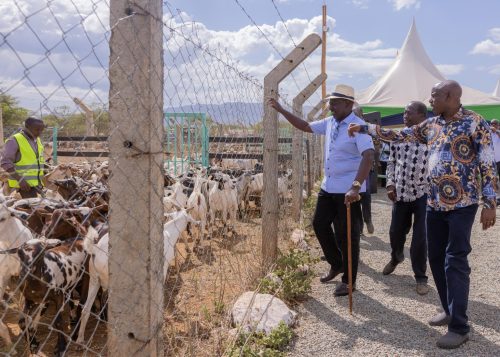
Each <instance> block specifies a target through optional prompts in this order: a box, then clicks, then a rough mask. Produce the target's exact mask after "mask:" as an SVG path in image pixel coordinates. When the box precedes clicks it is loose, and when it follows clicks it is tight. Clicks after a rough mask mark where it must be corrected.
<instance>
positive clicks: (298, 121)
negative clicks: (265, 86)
mask: <svg viewBox="0 0 500 357" xmlns="http://www.w3.org/2000/svg"><path fill="white" fill-rule="evenodd" d="M267 104H268V105H270V106H271V107H273V108H274V109H276V111H277V112H278V113H280V114H281V115H283V116H284V117H285V119H286V120H288V122H289V123H290V124H292V125H293V126H294V127H296V128H297V129H299V130H302V131H305V132H306V133H312V132H313V131H312V129H311V127H310V126H309V123H308V122H306V121H305V120H304V119H302V118H299V117H298V116H296V115H295V114H293V113H290V112H289V111H288V110H285V109H284V108H283V107H282V106H281V104H280V103H279V102H278V101H276V99H274V98H270V99H268V101H267Z"/></svg>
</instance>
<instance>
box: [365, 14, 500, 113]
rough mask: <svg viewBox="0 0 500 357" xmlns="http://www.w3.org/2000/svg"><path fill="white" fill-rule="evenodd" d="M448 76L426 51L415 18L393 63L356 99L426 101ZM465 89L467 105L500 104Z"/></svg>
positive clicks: (395, 103) (377, 103)
mask: <svg viewBox="0 0 500 357" xmlns="http://www.w3.org/2000/svg"><path fill="white" fill-rule="evenodd" d="M445 79H446V78H445V77H444V76H443V75H442V74H441V72H440V71H439V69H438V68H437V67H436V66H435V65H434V63H432V61H431V59H430V58H429V56H428V55H427V53H426V52H425V49H424V46H423V45H422V42H421V41H420V37H419V35H418V33H417V27H416V25H415V20H413V23H412V25H411V28H410V31H409V32H408V35H407V36H406V40H405V42H404V43H403V46H402V47H401V50H400V51H399V54H398V56H397V57H396V60H395V61H394V63H393V64H392V66H391V67H390V68H389V70H388V71H387V72H386V73H385V74H384V75H383V76H382V77H381V78H380V79H379V80H378V81H376V82H375V83H374V84H372V85H371V86H370V87H368V88H367V89H365V90H364V91H361V92H360V94H359V95H358V96H357V101H358V102H359V103H360V104H361V105H364V106H370V107H404V106H405V105H406V104H408V102H410V101H412V100H419V101H421V102H424V103H426V104H427V103H429V98H430V93H431V88H432V86H433V85H435V84H436V83H438V82H441V81H443V80H445ZM462 89H463V94H462V104H464V105H484V104H500V98H497V97H493V96H490V95H489V94H487V93H483V92H481V91H478V90H475V89H472V88H469V87H465V86H462ZM497 90H499V88H498V86H497Z"/></svg>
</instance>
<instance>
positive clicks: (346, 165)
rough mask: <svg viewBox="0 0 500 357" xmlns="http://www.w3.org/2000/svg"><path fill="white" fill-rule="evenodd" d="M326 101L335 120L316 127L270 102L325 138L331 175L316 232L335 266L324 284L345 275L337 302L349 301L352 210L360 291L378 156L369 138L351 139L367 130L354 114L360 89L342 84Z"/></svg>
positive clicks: (323, 186)
mask: <svg viewBox="0 0 500 357" xmlns="http://www.w3.org/2000/svg"><path fill="white" fill-rule="evenodd" d="M325 100H329V104H330V111H331V112H332V114H333V116H331V117H328V118H326V119H323V120H318V121H315V122H312V123H308V122H306V121H305V120H303V119H301V118H299V117H297V116H296V115H294V114H292V113H290V112H289V111H287V110H285V109H283V107H282V106H281V105H280V104H279V103H278V102H277V101H276V100H274V99H269V101H268V103H269V105H271V106H272V107H273V108H274V109H276V111H278V112H279V113H281V114H282V115H283V116H284V117H285V119H286V120H288V121H289V122H290V124H292V125H293V126H294V127H296V128H297V129H299V130H302V131H305V132H307V133H314V134H319V135H325V160H324V165H325V167H324V170H325V175H324V179H323V183H322V184H321V190H320V192H319V194H318V202H317V205H316V211H315V213H314V218H313V228H314V232H315V233H316V237H317V238H318V241H319V243H320V245H321V249H322V250H323V253H324V255H325V258H326V261H327V262H328V263H329V264H330V270H329V272H328V273H326V274H325V275H323V276H322V277H321V279H320V281H321V282H322V283H326V282H328V281H330V280H332V279H333V278H335V277H336V276H337V275H339V274H340V273H343V275H342V282H341V283H340V284H339V285H338V286H337V287H336V289H335V296H345V295H348V293H349V290H348V285H347V284H348V269H347V267H348V265H347V264H348V260H347V209H346V205H350V207H351V228H352V231H351V232H352V234H351V248H352V282H353V290H354V289H355V283H356V275H357V271H358V262H359V241H360V230H359V228H360V227H359V224H358V223H359V220H360V219H361V206H360V202H359V200H360V198H361V197H360V193H361V192H365V191H366V186H365V180H366V178H367V177H368V174H369V172H370V168H371V165H372V162H373V157H374V152H375V150H374V148H373V141H372V139H371V137H370V136H369V135H365V134H363V135H357V136H356V137H349V135H348V133H347V128H348V126H349V124H360V125H363V124H366V123H365V122H364V121H363V120H362V119H360V118H358V117H357V116H356V115H355V114H354V113H353V111H352V107H353V104H354V89H353V88H352V87H350V86H346V85H343V84H339V85H337V86H336V87H335V90H334V92H333V93H332V94H331V95H330V96H329V97H328V98H325ZM332 223H333V227H334V229H333V230H332Z"/></svg>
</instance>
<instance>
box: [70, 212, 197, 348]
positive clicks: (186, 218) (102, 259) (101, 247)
mask: <svg viewBox="0 0 500 357" xmlns="http://www.w3.org/2000/svg"><path fill="white" fill-rule="evenodd" d="M166 216H167V217H169V218H171V221H169V222H167V223H165V224H164V225H163V256H164V258H165V262H164V265H163V281H165V279H166V278H167V273H168V266H169V265H170V263H171V262H172V261H173V259H174V257H175V243H177V240H178V239H179V237H180V235H181V233H182V232H183V231H184V230H186V227H187V225H188V223H193V224H200V222H199V221H195V220H194V219H193V218H192V217H191V215H190V214H189V213H188V212H187V210H185V209H183V210H180V211H178V212H173V213H169V214H167V215H166ZM98 237H99V235H98V233H97V231H96V230H95V229H94V228H93V227H92V226H91V227H89V229H88V232H87V235H86V236H85V240H84V243H83V247H84V249H85V250H86V251H87V252H88V253H89V254H90V255H91V259H90V263H89V276H90V285H89V292H88V295H87V300H86V301H85V305H84V307H83V310H82V318H81V323H80V329H79V331H78V338H77V340H76V342H77V343H79V344H83V342H84V339H85V336H84V335H85V327H86V326H87V322H88V319H89V316H90V310H91V308H92V305H93V304H94V300H95V298H96V296H97V292H98V291H99V288H100V287H102V289H103V290H105V291H107V290H108V288H109V271H108V251H109V233H106V234H105V235H104V236H103V237H102V238H101V239H100V240H99V242H98V243H97V244H96V243H95V241H96V240H97V239H98Z"/></svg>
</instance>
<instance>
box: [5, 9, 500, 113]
mask: <svg viewBox="0 0 500 357" xmlns="http://www.w3.org/2000/svg"><path fill="white" fill-rule="evenodd" d="M326 4H327V6H328V16H329V17H328V26H329V28H330V31H329V33H328V42H327V47H328V53H327V74H328V76H329V77H328V81H327V88H328V90H329V91H330V90H332V89H333V86H334V85H335V84H336V83H339V82H343V83H349V84H351V85H353V86H354V87H355V89H356V91H359V90H362V89H364V88H366V87H368V86H369V85H370V84H372V83H374V82H375V81H376V80H377V79H378V78H379V77H380V76H381V75H383V74H384V72H385V71H386V70H387V69H388V68H389V67H390V65H391V64H392V63H393V61H394V58H395V55H396V52H397V50H398V49H399V48H400V47H401V45H402V43H403V41H404V39H405V36H406V34H407V32H408V30H409V28H410V25H411V22H412V19H413V18H415V20H416V24H417V29H418V32H419V34H420V37H421V39H422V42H423V44H424V46H425V48H426V50H427V52H428V54H429V56H430V58H431V59H432V61H433V62H434V64H436V65H437V66H438V68H439V69H440V70H441V71H442V73H443V74H444V75H445V76H446V77H448V78H452V79H456V80H458V81H459V82H460V83H462V84H463V85H466V86H469V87H472V88H475V89H479V90H481V91H484V92H487V93H491V92H492V91H493V89H494V87H495V84H496V82H497V80H498V79H500V16H499V14H500V0H476V1H469V0H332V1H326ZM479 4H480V5H479ZM322 5H323V1H322V0H168V1H164V9H163V10H164V15H163V20H164V24H165V26H164V38H163V46H164V49H165V73H166V78H165V95H164V99H165V107H166V108H167V107H177V106H186V105H188V106H193V105H195V104H220V103H223V102H260V101H262V93H261V91H262V88H261V87H260V85H259V83H260V84H262V81H263V78H264V76H265V75H266V74H267V73H268V72H269V71H270V70H271V69H272V68H273V67H274V66H275V65H276V64H277V63H279V61H280V60H281V57H280V56H282V55H286V54H287V53H289V52H290V51H291V50H292V48H293V42H295V43H299V42H300V41H301V40H302V39H303V38H304V37H305V36H307V35H308V34H310V33H312V32H315V33H320V32H321V6H322ZM275 6H276V7H277V8H278V11H277V10H276V8H275ZM242 7H243V9H244V10H245V11H246V12H247V13H248V14H249V16H250V17H251V19H249V18H248V16H247V15H246V14H245V12H244V11H243V9H242ZM278 12H279V13H278ZM280 15H281V17H282V18H283V20H284V22H285V23H284V24H283V22H282V20H281V18H280ZM252 21H255V23H256V24H257V26H258V27H256V26H255V25H254V24H253V23H252ZM193 22H194V25H193ZM186 24H187V25H189V26H186ZM285 25H286V26H285ZM172 29H175V30H172ZM287 29H288V32H289V33H290V35H289V33H288V32H287V31H286V30H287ZM262 32H264V33H265V34H266V37H267V39H265V38H264V36H263V35H262ZM109 37H110V31H109V0H92V1H89V0H71V1H69V0H1V1H0V59H1V61H2V65H1V66H0V88H1V89H3V90H7V92H8V93H9V94H12V95H14V96H15V97H16V98H18V99H19V101H20V103H21V104H22V105H23V106H26V107H28V108H30V109H33V110H34V109H37V108H40V106H42V107H43V108H45V109H46V110H49V111H54V108H57V107H60V106H63V105H67V106H69V108H70V110H72V111H76V110H78V109H77V108H76V106H75V105H74V104H73V103H72V97H79V98H81V99H83V100H84V101H85V102H86V103H88V104H91V103H94V104H97V105H101V106H106V105H107V103H108V98H107V96H108V90H109V78H108V57H109V48H108V40H109ZM186 39H187V40H186ZM193 40H194V42H193ZM269 42H271V44H270V43H269ZM195 43H196V44H199V47H196V46H195V45H194V44H195ZM201 47H203V50H201V49H200V48H201ZM278 52H279V53H278ZM213 54H216V55H217V56H219V57H223V58H225V61H226V62H227V63H231V66H234V67H236V68H237V69H238V71H241V72H244V73H245V74H248V75H250V76H251V77H252V78H254V79H255V83H257V85H256V84H255V83H253V82H252V81H248V80H246V79H243V78H244V76H240V73H237V72H234V71H232V70H228V68H227V67H224V65H222V64H221V63H220V62H218V61H217V60H216V58H215V57H214V56H212V55H213ZM320 55H321V52H320V49H318V50H316V51H315V52H314V53H313V54H312V55H311V56H310V57H309V58H308V59H307V60H306V61H305V62H304V64H303V65H302V66H300V67H299V68H297V69H296V70H295V71H294V73H293V77H290V78H287V79H286V80H285V81H284V82H283V83H282V85H281V86H280V91H281V94H282V95H284V96H285V98H286V99H290V96H291V95H292V96H294V95H295V94H296V93H298V91H299V90H301V89H302V88H304V87H305V86H306V85H307V84H308V83H309V82H310V80H311V79H312V78H314V77H315V76H316V75H317V74H319V71H320ZM287 96H288V97H287ZM318 100H319V94H318V93H315V97H312V98H311V99H310V100H309V102H308V103H307V105H315V104H316V103H317V101H318Z"/></svg>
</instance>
